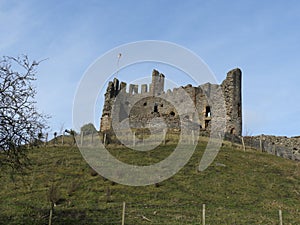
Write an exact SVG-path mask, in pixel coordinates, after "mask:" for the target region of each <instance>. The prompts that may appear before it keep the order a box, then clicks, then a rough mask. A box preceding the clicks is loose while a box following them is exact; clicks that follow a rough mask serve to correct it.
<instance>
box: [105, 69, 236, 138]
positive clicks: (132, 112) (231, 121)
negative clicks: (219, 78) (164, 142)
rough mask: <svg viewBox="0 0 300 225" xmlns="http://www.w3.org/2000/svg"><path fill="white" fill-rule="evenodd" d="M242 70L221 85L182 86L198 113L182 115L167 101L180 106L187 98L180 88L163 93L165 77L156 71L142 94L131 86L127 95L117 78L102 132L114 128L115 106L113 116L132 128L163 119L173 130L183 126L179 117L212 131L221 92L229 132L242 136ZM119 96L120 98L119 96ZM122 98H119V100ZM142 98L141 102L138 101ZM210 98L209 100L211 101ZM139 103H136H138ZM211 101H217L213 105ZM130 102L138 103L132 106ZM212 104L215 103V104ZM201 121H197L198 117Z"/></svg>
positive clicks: (108, 95)
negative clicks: (216, 94) (154, 119)
mask: <svg viewBox="0 0 300 225" xmlns="http://www.w3.org/2000/svg"><path fill="white" fill-rule="evenodd" d="M241 76H242V73H241V70H240V69H234V70H231V71H229V72H228V73H227V77H226V79H225V80H224V81H223V82H222V84H221V85H218V84H210V83H206V84H202V85H199V86H198V87H193V86H192V85H186V86H184V87H182V88H183V89H184V91H185V92H186V93H188V95H189V96H190V98H191V99H192V101H193V103H194V106H195V107H196V109H197V111H198V114H199V115H197V116H195V113H190V114H186V115H179V114H178V112H177V110H176V106H174V105H172V104H170V102H168V101H166V100H164V99H167V98H172V99H174V102H175V103H176V104H177V103H178V105H180V102H182V101H185V99H184V98H183V97H182V96H180V91H179V88H174V89H173V90H168V91H167V92H165V91H164V79H165V76H164V75H163V74H161V73H159V72H158V71H157V70H153V72H152V82H151V84H150V87H149V88H148V85H147V84H142V85H141V91H140V92H139V90H138V89H139V87H138V85H135V84H130V85H129V92H128V93H127V92H126V85H127V84H126V83H124V82H121V84H119V81H118V80H117V79H114V80H113V81H111V82H109V84H108V87H107V90H106V93H105V102H104V107H103V113H102V117H101V123H100V131H102V132H104V131H109V130H111V128H112V107H114V113H117V115H118V119H119V121H122V120H123V119H129V120H130V121H131V125H132V126H133V127H137V128H140V127H145V126H146V125H147V123H148V122H149V120H151V119H153V118H155V117H160V118H163V119H164V120H165V121H166V123H167V124H168V127H169V128H170V129H178V128H179V127H180V118H179V117H180V116H183V117H184V118H185V120H187V121H190V122H191V123H192V124H195V123H196V124H199V126H200V127H201V128H202V130H207V131H209V130H210V126H211V121H212V120H213V119H214V118H215V117H216V113H215V114H214V112H216V111H218V107H219V105H218V99H217V97H216V96H214V95H215V93H216V90H221V91H222V93H223V96H224V101H225V108H226V118H225V120H226V131H225V132H227V133H230V134H234V135H238V136H240V135H241V134H242V97H241ZM120 92H122V95H121V96H122V97H121V98H122V99H121V100H118V101H116V96H117V95H118V94H119V93H120ZM119 96H120V95H119ZM118 98H119V97H118ZM137 99H142V100H137ZM208 99H210V100H208ZM135 100H136V101H135ZM212 101H215V102H217V103H216V104H212ZM131 102H135V103H134V105H131ZM215 102H213V103H215ZM196 117H197V118H198V121H195V118H196Z"/></svg>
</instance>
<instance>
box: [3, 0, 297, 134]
mask: <svg viewBox="0 0 300 225" xmlns="http://www.w3.org/2000/svg"><path fill="white" fill-rule="evenodd" d="M0 27H1V33H0V53H1V55H10V56H18V55H20V54H27V55H28V56H29V57H30V58H31V59H32V60H41V59H46V58H48V60H46V61H44V62H43V63H41V64H40V66H39V69H38V81H37V82H36V87H37V91H38V94H37V101H38V108H39V109H40V110H41V111H43V112H44V113H47V114H50V115H51V116H52V118H51V119H50V121H49V124H50V127H51V128H50V132H54V131H59V130H60V128H61V127H62V126H64V128H71V127H72V104H73V99H74V95H75V92H76V88H77V86H78V84H79V82H80V79H81V77H82V76H83V74H84V72H85V71H86V69H87V68H88V67H89V65H90V64H91V63H92V62H93V61H94V60H95V59H97V58H98V57H99V56H101V55H103V54H104V53H105V52H107V51H109V50H110V49H112V48H115V47H117V46H119V45H122V44H125V43H128V42H134V41H140V40H163V41H170V42H174V43H176V44H179V45H182V46H184V47H186V48H188V49H190V50H192V51H193V52H195V53H196V54H197V55H199V56H200V57H201V58H202V59H203V60H204V61H205V62H206V63H207V64H208V66H209V67H210V69H211V70H212V71H213V72H214V74H215V75H216V78H217V80H218V81H219V82H221V81H222V80H223V79H224V78H225V76H226V73H227V72H228V71H229V70H231V69H233V68H236V67H239V68H241V69H242V71H243V117H244V134H252V135H255V134H261V133H264V134H274V135H286V136H294V135H300V120H299V115H300V104H299V102H300V95H299V93H298V90H299V83H300V72H299V62H300V2H299V1H296V0H289V1H283V0H282V1H276V0H273V1H267V0H265V1H256V0H249V1H243V0H237V1H221V0H219V1H214V0H212V1H207V0H205V1H202V0H194V1H191V0H186V1H167V0H160V1H159V0H157V1H155V0H153V1H150V0H149V1H133V0H132V1H131V0H129V1H114V0H110V1H104V0H103V1H96V0H92V1H83V0H82V1H34V0H27V1H13V0H7V1H6V0H0ZM143 68H146V69H149V71H147V72H146V71H145V70H141V71H139V73H141V74H142V73H143V76H145V75H146V74H145V73H148V75H150V74H151V70H152V68H150V66H145V67H143ZM158 69H159V68H158ZM129 71H130V70H129ZM121 73H122V71H120V74H121ZM135 76H137V74H135ZM166 76H167V77H168V74H166ZM128 79H134V77H133V78H131V77H128ZM187 83H189V80H188V79H183V80H182V83H180V85H185V84H187ZM99 86H101V85H100V84H99ZM99 107H100V106H99ZM99 111H100V108H99ZM99 117H100V115H99Z"/></svg>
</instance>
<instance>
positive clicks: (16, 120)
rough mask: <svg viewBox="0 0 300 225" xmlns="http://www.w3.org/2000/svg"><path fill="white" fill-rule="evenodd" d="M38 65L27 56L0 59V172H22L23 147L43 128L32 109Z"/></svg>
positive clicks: (38, 116) (24, 158)
mask: <svg viewBox="0 0 300 225" xmlns="http://www.w3.org/2000/svg"><path fill="white" fill-rule="evenodd" d="M38 65H39V62H36V61H33V62H31V61H29V59H28V57H27V56H22V57H18V58H13V57H7V56H5V57H2V59H0V125H1V126H0V168H4V167H6V166H8V167H10V168H12V169H13V170H18V169H22V168H23V167H24V165H26V164H27V162H28V158H27V152H26V149H27V146H28V144H30V143H33V142H34V141H35V140H37V139H38V138H39V137H40V136H39V133H41V131H42V130H44V129H45V128H46V116H44V115H42V114H40V113H39V112H38V111H37V110H36V107H35V103H36V102H35V100H34V98H35V95H36V90H35V88H34V86H33V84H32V82H33V81H35V80H36V67H37V66H38Z"/></svg>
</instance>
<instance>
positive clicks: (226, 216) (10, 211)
mask: <svg viewBox="0 0 300 225" xmlns="http://www.w3.org/2000/svg"><path fill="white" fill-rule="evenodd" d="M205 144H206V143H205V142H203V141H202V142H201V143H200V144H199V145H198V146H197V149H196V151H195V153H194V155H193V156H192V158H191V160H190V161H189V163H188V164H187V165H186V166H185V167H184V168H183V169H182V170H180V171H179V172H178V173H177V174H176V175H175V176H173V177H172V178H170V179H168V180H166V181H164V182H162V183H160V184H159V185H150V186H145V187H130V186H124V185H120V184H114V183H113V182H111V181H109V180H106V179H104V178H102V177H101V176H99V175H95V174H94V173H93V171H92V170H91V169H90V167H89V166H88V165H87V163H86V162H85V161H84V160H83V158H82V156H81V154H80V152H79V150H78V149H77V148H75V147H47V148H36V149H33V150H32V151H31V153H30V158H31V159H32V163H33V166H32V170H30V171H29V172H28V174H27V175H25V176H24V177H22V178H20V177H19V178H18V179H17V180H16V181H14V182H13V181H12V180H11V179H10V177H9V176H8V175H7V174H5V173H2V174H1V178H0V182H1V184H0V185H1V188H0V197H1V198H0V224H48V218H49V209H50V203H49V200H48V198H49V197H48V196H49V190H50V189H52V197H54V198H56V201H57V205H56V207H55V208H54V212H53V220H52V224H121V215H122V202H123V201H125V202H126V222H125V224H201V218H202V212H201V210H202V204H203V203H205V204H206V224H211V225H215V224H279V222H278V221H279V220H278V210H279V209H281V210H282V211H283V221H284V224H300V166H299V162H294V161H289V160H286V159H282V158H279V157H275V156H273V155H268V154H265V153H259V152H255V151H252V150H247V151H246V152H243V151H242V150H240V149H238V148H235V147H230V145H224V146H223V147H222V149H221V151H220V153H219V154H218V156H217V158H216V159H215V161H214V163H213V164H212V165H211V166H210V167H209V168H208V169H206V170H205V171H204V172H201V173H199V172H197V170H196V168H197V166H198V164H199V160H200V159H201V155H202V154H203V151H204V148H205ZM173 149H174V146H172V145H167V146H162V147H159V148H157V149H156V150H154V151H151V152H146V153H145V152H143V153H141V152H139V153H135V152H133V151H129V150H126V149H124V148H117V147H115V148H112V149H111V150H110V151H111V153H112V154H114V155H115V156H116V157H117V158H119V159H120V160H123V161H125V162H129V163H135V164H143V163H145V164H151V163H153V162H157V161H159V160H161V159H163V158H164V157H166V156H168V155H169V154H170V153H171V152H172V150H173Z"/></svg>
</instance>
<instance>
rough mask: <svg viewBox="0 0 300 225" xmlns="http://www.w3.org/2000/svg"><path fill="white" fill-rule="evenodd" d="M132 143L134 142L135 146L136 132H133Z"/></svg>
mask: <svg viewBox="0 0 300 225" xmlns="http://www.w3.org/2000/svg"><path fill="white" fill-rule="evenodd" d="M132 144H133V146H135V132H133V136H132Z"/></svg>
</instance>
